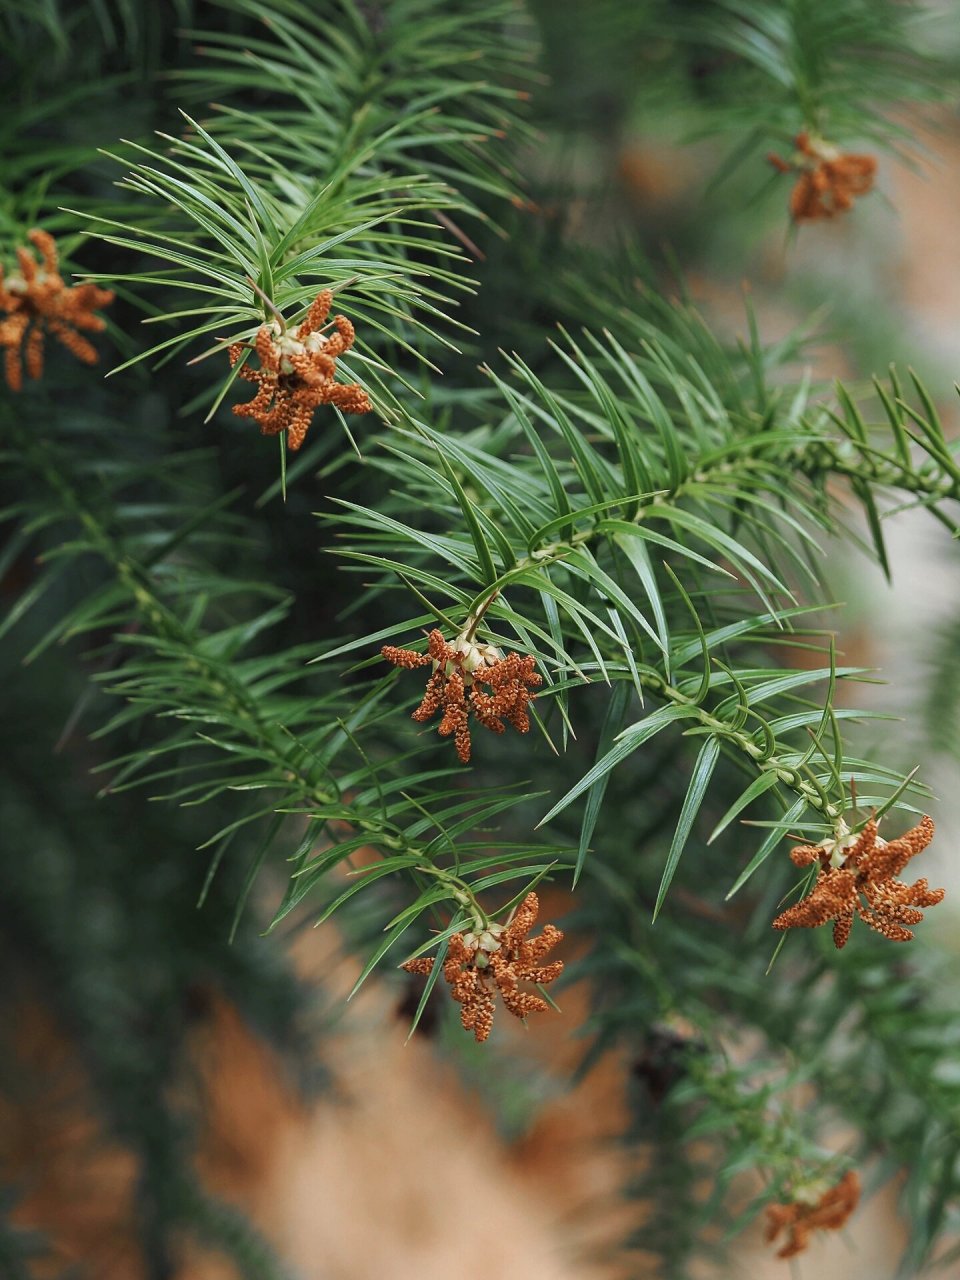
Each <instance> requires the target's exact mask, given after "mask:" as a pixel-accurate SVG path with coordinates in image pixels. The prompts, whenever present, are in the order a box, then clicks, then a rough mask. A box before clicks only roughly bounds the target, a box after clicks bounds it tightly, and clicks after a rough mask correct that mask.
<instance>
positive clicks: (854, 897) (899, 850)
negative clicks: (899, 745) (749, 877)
mask: <svg viewBox="0 0 960 1280" xmlns="http://www.w3.org/2000/svg"><path fill="white" fill-rule="evenodd" d="M932 839H933V822H932V821H931V819H930V818H927V817H924V818H921V819H920V821H919V822H918V823H917V825H916V826H915V827H913V828H912V829H911V830H910V831H908V832H907V833H906V835H902V836H901V837H900V839H899V840H890V841H886V840H882V839H881V838H880V836H879V835H878V834H877V823H876V821H875V819H873V818H871V819H870V821H869V822H868V823H867V824H866V825H865V826H864V828H863V830H862V831H861V832H860V834H859V835H854V834H851V833H850V832H849V831H848V830H847V828H846V825H845V824H844V823H841V824H840V827H839V829H838V832H837V838H836V839H835V840H826V841H824V843H823V844H815V845H798V846H797V847H796V848H794V849H791V851H790V857H791V859H792V860H793V862H794V863H795V864H796V866H798V867H809V866H812V865H813V863H815V862H819V864H820V870H819V872H818V874H817V879H816V883H815V884H814V886H813V888H812V889H811V890H810V892H809V893H808V894H807V896H806V897H805V898H803V899H802V900H801V901H800V902H798V903H796V904H795V905H794V906H792V907H788V908H787V910H786V911H784V912H782V913H781V914H780V915H779V916H777V918H776V920H774V922H773V927H774V928H775V929H781V930H782V929H798V928H799V929H816V928H817V927H818V926H819V925H822V924H826V923H827V922H828V921H829V920H833V921H834V926H833V940H834V942H835V943H836V945H837V947H838V948H839V947H842V946H844V944H845V943H846V941H847V939H848V938H849V936H850V929H851V926H852V925H853V918H854V915H858V916H859V917H860V919H861V920H862V921H863V922H864V923H865V924H868V925H869V926H870V928H871V929H876V931H877V932H878V933H882V934H883V936H884V937H885V938H890V939H891V940H892V941H893V942H909V940H910V939H911V938H912V937H913V933H912V931H911V930H910V929H909V928H907V926H908V925H912V924H919V923H920V921H921V920H922V919H923V912H922V911H921V910H920V908H921V907H932V906H935V905H936V904H937V903H938V902H941V901H942V900H943V896H944V890H943V889H931V888H929V887H928V885H927V882H926V880H917V881H916V883H915V884H904V883H903V882H902V881H901V880H898V879H897V876H899V874H900V872H901V871H903V869H904V867H905V866H906V865H907V863H908V862H909V861H910V859H911V858H914V857H916V855H917V854H918V853H921V852H922V851H923V850H924V849H926V847H927V845H928V844H929V843H930V841H931V840H932Z"/></svg>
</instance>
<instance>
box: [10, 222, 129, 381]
mask: <svg viewBox="0 0 960 1280" xmlns="http://www.w3.org/2000/svg"><path fill="white" fill-rule="evenodd" d="M27 239H28V240H29V241H30V243H31V244H32V245H33V246H34V248H35V249H36V250H37V252H38V253H39V255H40V261H39V262H38V261H37V260H36V258H35V257H34V256H33V254H32V253H31V252H30V251H29V249H26V248H24V247H22V246H21V247H20V248H18V249H17V263H18V265H19V268H20V269H19V271H13V272H11V273H10V275H5V273H4V268H3V265H2V264H0V312H2V313H3V314H2V318H0V348H3V351H4V372H5V374H6V379H7V386H8V387H9V388H10V390H11V391H20V390H21V388H22V387H23V369H24V366H26V370H27V375H28V376H29V377H31V378H39V377H40V376H41V375H42V373H43V348H44V340H45V337H46V335H47V334H48V333H49V334H52V335H53V337H55V338H56V339H57V341H58V342H59V343H60V344H61V345H62V346H64V347H66V349H67V350H68V351H69V352H70V353H71V355H75V356H76V357H77V359H78V360H82V361H83V363H84V364H96V363H97V361H98V359H99V358H100V357H99V356H98V355H97V349H96V347H95V346H94V345H93V343H92V342H90V341H89V340H88V339H87V338H85V337H83V335H82V333H80V332H79V331H80V330H84V331H86V332H88V333H99V332H100V331H101V330H103V329H104V328H105V327H106V325H105V322H104V320H103V318H102V317H101V316H98V315H96V314H95V312H96V311H97V309H98V308H100V307H106V306H109V304H110V303H111V302H112V301H113V293H112V292H111V291H110V290H109V289H100V288H98V286H97V285H95V284H76V285H68V284H65V283H64V280H63V277H62V276H61V275H60V271H59V257H58V254H57V244H56V241H55V240H54V238H53V236H52V235H50V233H49V232H47V231H40V230H39V229H38V228H34V229H33V230H32V231H29V232H28V233H27Z"/></svg>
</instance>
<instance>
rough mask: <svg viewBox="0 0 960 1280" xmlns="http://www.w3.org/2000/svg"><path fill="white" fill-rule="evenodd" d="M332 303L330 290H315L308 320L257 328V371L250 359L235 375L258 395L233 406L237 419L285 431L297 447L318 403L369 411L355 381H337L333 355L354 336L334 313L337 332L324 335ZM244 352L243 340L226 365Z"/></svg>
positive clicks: (347, 347)
mask: <svg viewBox="0 0 960 1280" xmlns="http://www.w3.org/2000/svg"><path fill="white" fill-rule="evenodd" d="M332 305H333V294H332V293H331V291H330V290H329V289H324V290H323V291H322V292H321V293H318V294H317V296H316V298H314V300H313V302H312V303H311V304H310V310H309V311H308V312H307V315H306V318H305V319H304V320H303V321H302V323H301V324H299V325H293V326H291V327H289V328H287V327H285V326H283V325H281V323H280V321H279V320H274V321H271V322H270V323H269V324H263V325H261V326H260V328H259V329H258V330H257V336H256V339H255V340H254V350H255V352H256V355H257V358H258V360H259V362H260V367H259V369H251V368H250V365H249V363H247V364H244V365H242V366H241V368H240V370H239V376H240V377H241V378H243V379H244V380H245V381H246V382H254V383H256V386H257V394H256V395H255V396H254V397H253V399H252V400H250V401H248V403H247V404H237V405H234V406H233V412H234V413H235V414H236V415H237V417H239V418H253V419H254V421H255V422H259V423H260V430H261V432H262V433H263V435H265V436H275V435H279V434H280V432H281V431H285V432H286V433H287V444H288V446H289V447H290V448H291V449H299V448H300V446H301V445H302V444H303V441H304V438H305V436H306V434H307V431H308V429H309V427H310V423H311V422H312V421H313V414H314V410H315V409H316V408H317V407H318V406H319V405H321V404H332V405H335V406H336V407H337V408H338V409H339V410H340V411H341V412H342V413H369V412H370V409H371V408H372V406H371V404H370V400H369V397H368V396H367V393H366V392H365V391H364V389H363V388H362V387H361V386H360V385H359V384H358V383H356V382H337V380H336V370H337V357H338V356H341V355H343V353H344V352H345V351H349V350H350V348H351V347H352V346H353V344H354V340H355V338H356V334H355V332H354V328H353V325H352V324H351V323H350V321H349V320H348V319H347V317H346V316H339V315H338V316H334V317H333V327H334V330H335V332H334V333H330V334H323V333H321V332H320V330H321V327H322V326H323V324H324V322H325V321H326V318H327V316H328V315H329V313H330V307H331V306H332ZM243 351H244V346H243V344H242V343H239V342H238V343H235V344H234V345H233V346H232V347H230V348H229V352H228V354H229V356H230V365H231V367H235V366H236V364H237V361H238V360H239V359H240V356H241V354H242V353H243Z"/></svg>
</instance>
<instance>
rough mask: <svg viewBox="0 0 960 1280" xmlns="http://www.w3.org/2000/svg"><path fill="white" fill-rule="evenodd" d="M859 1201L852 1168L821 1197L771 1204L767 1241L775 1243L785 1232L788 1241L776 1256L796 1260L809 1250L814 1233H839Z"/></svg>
mask: <svg viewBox="0 0 960 1280" xmlns="http://www.w3.org/2000/svg"><path fill="white" fill-rule="evenodd" d="M859 1202H860V1178H859V1177H858V1175H857V1173H856V1171H855V1170H853V1169H850V1170H849V1171H848V1172H847V1173H845V1174H844V1175H843V1177H842V1178H841V1179H840V1181H839V1182H838V1183H837V1184H836V1185H835V1186H833V1187H828V1188H827V1189H826V1190H825V1191H824V1192H823V1193H822V1194H821V1195H820V1196H819V1197H816V1198H811V1199H798V1200H794V1201H792V1202H791V1203H789V1204H771V1205H768V1206H767V1211H766V1212H767V1240H768V1241H773V1240H776V1238H777V1236H778V1235H779V1234H780V1232H781V1231H786V1242H785V1243H784V1244H783V1245H782V1246H781V1247H780V1248H779V1249H778V1250H777V1257H778V1258H793V1257H795V1256H796V1255H797V1254H798V1253H802V1252H803V1251H804V1249H806V1247H807V1245H808V1244H809V1243H810V1235H811V1232H813V1231H838V1230H839V1229H840V1228H841V1227H842V1226H843V1225H844V1223H845V1222H846V1221H847V1219H848V1218H849V1217H850V1215H851V1214H852V1213H853V1211H854V1209H856V1207H857V1205H858V1204H859Z"/></svg>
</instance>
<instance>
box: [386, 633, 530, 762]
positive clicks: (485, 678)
mask: <svg viewBox="0 0 960 1280" xmlns="http://www.w3.org/2000/svg"><path fill="white" fill-rule="evenodd" d="M427 646H428V648H427V652H426V653H416V652H415V651H414V650H412V649H398V648H397V647H396V646H395V645H391V644H385V645H384V646H383V648H382V649H381V650H380V652H381V653H382V655H383V656H384V657H385V658H386V660H387V661H388V662H392V663H393V665H394V666H395V667H406V668H409V669H412V668H414V667H425V666H428V665H430V664H432V665H433V674H432V675H431V676H430V679H429V680H428V681H427V690H426V693H425V694H424V695H423V701H422V702H421V703H420V705H419V707H417V709H416V711H414V713H413V718H414V720H419V721H421V722H422V721H425V720H430V719H431V718H432V717H433V716H435V715H436V714H437V712H438V711H442V712H443V718H442V719H441V721H440V728H439V733H440V734H441V735H442V736H443V737H448V736H450V735H451V734H452V735H453V741H454V743H455V745H456V748H457V755H458V756H459V757H460V759H461V760H462V761H463V763H464V764H466V763H467V762H468V761H469V759H470V715H471V713H472V714H473V716H474V719H476V720H477V721H478V722H479V723H480V724H482V725H483V727H484V728H485V729H490V730H492V731H493V732H494V733H503V732H504V729H505V726H504V723H503V722H504V720H506V721H508V722H509V723H510V724H512V725H513V727H514V728H515V729H516V730H517V732H518V733H526V732H527V730H528V729H529V728H530V717H529V715H528V714H527V707H528V705H529V703H530V697H531V694H530V690H531V689H533V688H536V687H537V686H538V685H539V684H540V683H541V679H540V676H539V675H538V674H537V673H536V671H534V660H533V658H532V657H526V658H521V657H520V656H519V655H518V654H516V653H508V654H507V655H506V656H504V655H503V654H502V653H501V652H500V650H499V649H497V648H495V647H494V646H493V645H490V644H475V643H474V642H473V641H472V640H468V639H467V638H466V637H465V636H463V635H461V636H458V638H457V639H456V640H455V641H454V642H453V644H447V642H446V640H444V638H443V634H442V632H440V631H436V630H434V631H431V632H430V635H429V636H428V638H427ZM481 685H487V686H488V688H489V692H485V691H484V690H483V689H482V688H481V687H480V686H481Z"/></svg>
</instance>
